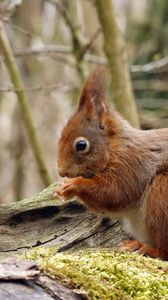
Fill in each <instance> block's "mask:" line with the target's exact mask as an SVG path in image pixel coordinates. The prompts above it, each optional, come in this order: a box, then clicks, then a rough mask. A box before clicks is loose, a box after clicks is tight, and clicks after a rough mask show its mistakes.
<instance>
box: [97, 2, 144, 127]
mask: <svg viewBox="0 0 168 300" xmlns="http://www.w3.org/2000/svg"><path fill="white" fill-rule="evenodd" d="M96 8H97V11H98V16H99V20H100V23H101V26H102V30H103V33H104V49H105V53H106V56H107V59H108V62H109V68H110V72H111V77H112V81H111V85H112V93H113V99H114V103H115V104H116V107H117V109H118V111H119V112H120V113H121V114H122V115H123V116H124V117H125V118H126V119H127V120H128V121H129V122H130V123H131V124H132V125H133V126H134V127H139V118H138V114H137V109H136V104H135V101H134V96H133V92H132V85H131V79H130V74H129V68H128V60H127V54H126V46H125V43H124V40H123V37H122V34H121V32H120V28H119V25H118V22H117V18H116V13H115V9H114V6H113V3H112V0H105V1H102V0H96Z"/></svg>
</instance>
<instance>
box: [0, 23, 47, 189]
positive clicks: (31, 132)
mask: <svg viewBox="0 0 168 300" xmlns="http://www.w3.org/2000/svg"><path fill="white" fill-rule="evenodd" d="M0 51H1V52H2V55H3V57H4V61H5V64H6V67H7V69H8V72H9V75H10V78H11V81H12V83H13V85H14V87H15V88H16V89H20V91H17V92H16V94H17V98H18V102H19V106H20V109H21V113H22V118H23V121H24V125H25V128H26V130H27V133H28V137H29V140H30V144H31V147H32V149H33V152H34V156H35V158H36V161H37V165H38V169H39V173H40V175H41V178H42V180H43V182H44V183H45V185H49V184H50V183H51V182H52V180H51V177H50V174H49V171H48V169H47V166H46V164H45V160H44V158H43V153H42V148H41V144H40V141H39V137H38V134H37V131H36V128H35V124H34V119H33V115H32V111H31V108H30V106H29V102H28V99H27V95H26V93H25V92H24V89H25V87H24V84H23V82H22V79H21V76H20V72H19V69H18V67H17V64H16V61H15V58H14V55H13V53H12V49H11V46H10V44H9V40H8V37H7V35H6V32H5V29H4V26H3V23H2V21H0Z"/></svg>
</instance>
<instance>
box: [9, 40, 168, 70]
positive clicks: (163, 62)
mask: <svg viewBox="0 0 168 300" xmlns="http://www.w3.org/2000/svg"><path fill="white" fill-rule="evenodd" d="M88 45H89V43H88ZM87 51H88V50H87ZM57 54H63V55H70V54H73V49H72V48H71V47H69V46H64V45H47V46H42V47H36V48H25V49H19V50H17V51H15V52H14V55H15V57H22V56H23V57H24V56H51V55H57ZM59 59H60V60H61V59H62V60H64V59H63V58H60V57H59ZM83 59H84V60H86V61H88V62H90V63H94V64H98V65H106V64H107V59H106V58H104V57H100V56H96V55H92V54H89V53H86V54H85V55H84V57H83ZM62 62H64V63H68V64H69V65H70V66H72V67H73V68H74V67H75V64H73V63H72V62H71V61H68V60H65V61H62ZM130 71H131V73H132V74H137V75H138V74H141V73H162V72H166V71H168V56H166V57H164V58H162V59H160V60H157V61H154V62H150V63H147V64H145V65H133V66H130Z"/></svg>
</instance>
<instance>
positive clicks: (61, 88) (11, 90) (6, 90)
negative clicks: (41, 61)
mask: <svg viewBox="0 0 168 300" xmlns="http://www.w3.org/2000/svg"><path fill="white" fill-rule="evenodd" d="M76 89H79V86H71V85H56V84H53V85H47V86H44V84H43V85H42V84H40V85H38V86H34V87H26V88H24V89H21V88H14V87H10V86H9V87H0V93H18V92H27V93H34V92H40V91H45V92H51V91H53V90H56V91H60V92H62V93H70V92H72V91H74V90H76Z"/></svg>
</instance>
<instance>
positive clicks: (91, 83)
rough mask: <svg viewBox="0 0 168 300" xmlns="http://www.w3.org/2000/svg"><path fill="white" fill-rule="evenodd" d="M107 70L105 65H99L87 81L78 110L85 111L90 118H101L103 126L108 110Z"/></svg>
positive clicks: (100, 122) (100, 123)
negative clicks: (104, 116)
mask: <svg viewBox="0 0 168 300" xmlns="http://www.w3.org/2000/svg"><path fill="white" fill-rule="evenodd" d="M105 94H106V72H105V69H104V67H98V68H97V69H96V70H95V71H94V72H93V73H92V75H91V76H90V77H89V79H88V80H87V81H86V82H85V84H84V87H83V89H82V92H81V96H80V100H79V105H78V111H81V110H83V111H85V113H86V117H87V118H88V119H95V118H97V119H98V120H99V127H100V128H102V127H103V125H102V123H103V122H102V120H103V115H104V113H105V112H106V110H107V107H106V104H105Z"/></svg>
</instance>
